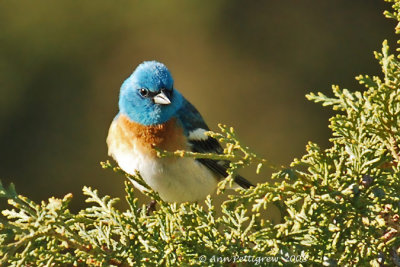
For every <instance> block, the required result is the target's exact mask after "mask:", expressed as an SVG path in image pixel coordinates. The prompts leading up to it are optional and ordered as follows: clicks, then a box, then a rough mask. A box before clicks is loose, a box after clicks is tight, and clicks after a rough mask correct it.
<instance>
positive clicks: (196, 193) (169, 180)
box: [107, 61, 252, 202]
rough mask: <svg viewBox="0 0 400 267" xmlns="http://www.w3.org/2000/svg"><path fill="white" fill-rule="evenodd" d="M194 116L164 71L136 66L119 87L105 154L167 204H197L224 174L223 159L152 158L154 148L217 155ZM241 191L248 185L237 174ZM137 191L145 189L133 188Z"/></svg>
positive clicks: (147, 64) (215, 146)
mask: <svg viewBox="0 0 400 267" xmlns="http://www.w3.org/2000/svg"><path fill="white" fill-rule="evenodd" d="M208 130H209V128H208V126H207V124H206V123H205V122H204V120H203V118H202V117H201V115H200V113H199V112H198V111H197V110H196V108H195V107H194V106H193V105H192V104H190V103H189V101H187V100H186V99H185V98H184V97H183V96H182V95H181V93H179V92H178V90H176V89H175V88H174V81H173V79H172V76H171V73H170V72H169V70H168V69H167V67H166V66H165V65H164V64H162V63H159V62H157V61H146V62H143V63H142V64H140V65H139V66H138V67H137V68H136V70H135V71H134V72H133V73H132V75H131V76H130V77H129V78H128V79H126V80H125V82H124V83H123V84H122V86H121V91H120V95H119V113H118V114H117V116H116V117H115V118H114V120H113V122H112V123H111V126H110V130H109V133H108V137H107V144H108V151H109V152H108V153H109V155H110V156H112V157H113V158H114V159H115V160H116V161H117V163H118V165H119V166H120V167H121V169H123V170H124V171H125V172H127V173H129V174H135V170H138V171H139V172H140V174H141V176H142V177H143V179H144V180H145V182H146V183H147V184H148V185H149V186H150V187H151V188H152V189H153V190H154V191H156V192H158V193H159V195H160V197H161V198H162V199H163V200H165V201H168V202H185V201H197V200H201V199H204V198H205V197H206V196H207V195H208V194H211V193H213V192H214V190H215V189H216V186H217V183H218V181H219V180H221V179H222V178H224V177H226V176H227V173H226V170H227V168H228V167H229V162H227V161H216V160H211V159H194V158H175V157H163V158H160V157H158V156H157V154H156V151H155V150H154V147H157V148H159V149H163V150H168V151H175V150H188V151H193V152H201V153H209V152H212V153H222V151H223V150H222V148H221V146H220V144H219V143H218V141H217V140H216V139H214V138H211V137H209V136H207V135H205V132H206V131H208ZM234 181H235V183H236V184H238V185H240V186H241V187H243V188H248V187H250V186H252V184H251V183H250V182H248V181H247V180H246V179H244V178H243V177H241V176H239V175H238V176H236V177H235V178H234ZM135 186H136V187H137V188H139V190H142V191H143V190H145V189H144V188H143V187H142V186H140V185H138V184H135Z"/></svg>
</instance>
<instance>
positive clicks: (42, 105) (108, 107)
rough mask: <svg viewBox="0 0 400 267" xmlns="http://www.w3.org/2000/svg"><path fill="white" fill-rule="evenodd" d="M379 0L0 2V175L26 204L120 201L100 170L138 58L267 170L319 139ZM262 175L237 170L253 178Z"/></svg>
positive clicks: (384, 27) (370, 47)
mask: <svg viewBox="0 0 400 267" xmlns="http://www.w3.org/2000/svg"><path fill="white" fill-rule="evenodd" d="M388 8H389V5H387V4H385V3H384V2H383V0H352V1H349V0H331V1H320V0H302V1H231V0H216V1H208V2H204V1H200V0H195V1H183V0H182V1H175V0H172V1H106V0H98V1H76V0H70V1H25V0H19V1H1V2H0V177H1V179H2V181H3V182H4V183H9V182H14V183H15V184H16V187H17V190H18V192H19V193H22V194H24V195H27V196H29V197H30V198H32V199H34V200H36V201H38V200H42V199H47V198H48V197H50V196H52V195H55V196H58V197H61V196H63V195H65V194H66V193H68V192H72V193H73V194H74V196H75V197H74V200H73V202H72V206H73V207H74V208H79V207H80V206H81V205H83V201H82V199H83V197H82V194H81V188H82V187H83V186H84V185H89V186H92V187H95V188H98V189H99V190H100V192H101V193H102V194H111V195H113V196H123V177H122V176H120V175H117V174H115V173H113V172H112V171H109V170H102V169H101V167H100V165H99V162H100V161H104V160H106V159H107V158H108V157H107V147H106V143H105V139H106V136H107V131H108V127H109V124H110V122H111V120H112V119H113V117H114V116H115V114H116V113H117V99H118V92H119V87H120V85H121V83H122V82H123V80H124V79H125V78H127V77H128V76H129V75H130V73H131V72H132V71H133V70H134V68H135V67H136V65H137V64H139V63H140V62H142V61H144V60H152V59H156V60H159V61H161V62H163V63H165V64H166V65H167V66H168V67H169V69H170V70H171V72H172V74H173V76H174V79H175V86H176V87H177V88H178V89H179V90H180V91H181V92H182V93H183V94H184V95H185V96H186V97H187V98H188V99H189V100H190V101H191V102H192V103H193V104H195V105H196V106H197V108H198V109H199V110H200V111H201V113H202V114H203V116H204V118H205V119H206V120H207V122H208V124H209V126H210V127H211V128H213V129H216V128H217V123H219V122H222V123H225V124H228V125H231V126H234V127H235V129H236V131H237V132H238V134H239V136H240V137H241V140H242V142H243V143H244V144H247V145H248V146H249V147H252V148H253V150H254V151H255V152H256V153H258V154H259V155H261V156H263V157H265V158H267V159H269V160H270V161H271V162H273V163H275V164H279V165H280V164H284V165H286V164H288V163H289V162H290V161H291V160H292V159H293V158H294V157H301V156H302V155H303V154H304V151H305V145H306V143H307V141H309V140H310V141H314V142H317V143H319V144H320V145H321V146H322V147H328V146H329V142H328V139H329V136H330V130H329V129H328V118H329V116H331V115H332V113H331V111H330V110H329V109H327V108H323V107H321V106H319V105H317V104H313V103H311V102H308V101H307V100H306V99H305V97H304V95H305V94H306V93H308V92H310V91H314V92H316V91H322V92H325V93H328V94H329V93H330V87H331V84H339V85H340V86H342V87H345V88H349V89H352V90H355V89H361V87H360V86H359V85H358V84H357V82H356V81H355V80H354V76H356V75H358V74H361V73H363V74H372V75H374V74H379V71H380V70H379V65H378V64H377V62H376V61H375V59H374V57H373V53H372V51H374V50H379V49H380V48H381V43H382V41H383V40H384V39H385V38H386V39H389V41H390V44H392V46H393V45H394V43H395V42H394V41H395V36H394V33H393V32H394V31H393V27H394V22H392V21H389V20H387V19H385V18H384V16H383V15H382V13H383V11H384V10H385V9H388ZM266 177H268V172H265V173H264V175H261V176H255V174H254V175H253V176H252V177H248V178H249V179H250V180H252V181H255V182H256V181H265V179H266Z"/></svg>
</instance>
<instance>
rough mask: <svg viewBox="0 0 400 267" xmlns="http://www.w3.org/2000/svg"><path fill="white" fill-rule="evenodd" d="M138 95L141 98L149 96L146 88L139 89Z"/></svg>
mask: <svg viewBox="0 0 400 267" xmlns="http://www.w3.org/2000/svg"><path fill="white" fill-rule="evenodd" d="M139 93H140V95H141V96H143V97H147V96H148V95H149V90H147V89H146V88H141V89H139Z"/></svg>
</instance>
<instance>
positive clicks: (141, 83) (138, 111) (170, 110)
mask: <svg viewBox="0 0 400 267" xmlns="http://www.w3.org/2000/svg"><path fill="white" fill-rule="evenodd" d="M182 101H183V97H182V95H181V94H180V93H179V92H178V91H177V90H175V89H174V80H173V79H172V76H171V73H170V72H169V70H168V69H167V67H166V66H165V65H164V64H162V63H160V62H157V61H145V62H143V63H142V64H140V65H139V66H138V67H137V68H136V70H135V71H134V72H133V73H132V75H131V76H130V77H129V78H128V79H126V80H125V82H124V83H123V84H122V86H121V92H120V95H119V109H120V113H122V114H125V115H127V116H128V117H129V119H131V120H132V121H134V122H137V123H140V124H143V125H154V124H161V123H164V122H166V121H168V120H169V119H170V118H171V117H173V116H174V115H175V113H176V111H177V110H178V109H179V108H180V107H181V105H182Z"/></svg>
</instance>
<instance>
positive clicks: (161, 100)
mask: <svg viewBox="0 0 400 267" xmlns="http://www.w3.org/2000/svg"><path fill="white" fill-rule="evenodd" d="M153 101H154V103H155V104H160V105H169V104H171V101H170V100H169V98H168V97H167V96H166V95H165V94H164V92H160V93H159V94H158V95H155V96H154V97H153Z"/></svg>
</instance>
